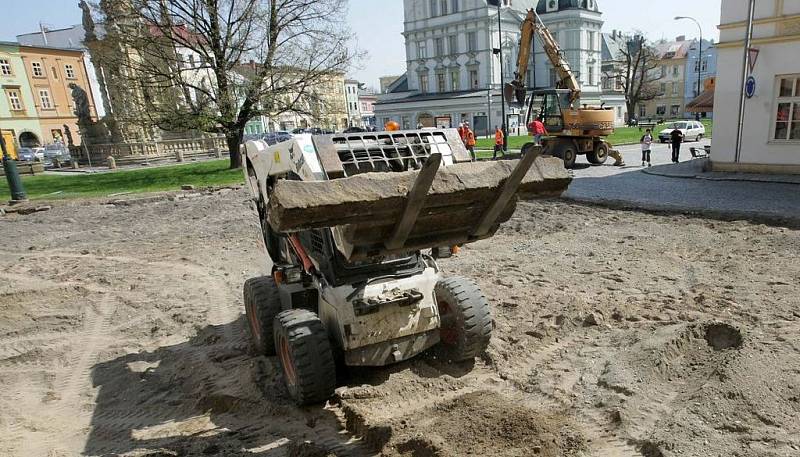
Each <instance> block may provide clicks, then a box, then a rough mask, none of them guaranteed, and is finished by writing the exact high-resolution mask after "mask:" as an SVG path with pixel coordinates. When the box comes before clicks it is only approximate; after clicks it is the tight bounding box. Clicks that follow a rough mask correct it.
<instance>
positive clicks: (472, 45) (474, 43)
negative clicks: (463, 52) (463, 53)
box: [467, 32, 478, 52]
mask: <svg viewBox="0 0 800 457" xmlns="http://www.w3.org/2000/svg"><path fill="white" fill-rule="evenodd" d="M477 50H478V34H477V33H475V32H467V51H469V52H475V51H477Z"/></svg>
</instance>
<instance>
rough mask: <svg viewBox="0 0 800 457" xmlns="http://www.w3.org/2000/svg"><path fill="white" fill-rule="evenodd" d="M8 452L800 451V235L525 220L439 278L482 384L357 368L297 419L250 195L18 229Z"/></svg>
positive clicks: (674, 222) (569, 214) (88, 214)
mask: <svg viewBox="0 0 800 457" xmlns="http://www.w3.org/2000/svg"><path fill="white" fill-rule="evenodd" d="M0 233H2V234H3V238H2V241H0V280H1V281H0V390H2V392H3V395H2V396H0V455H10V456H25V457H28V456H48V457H51V456H52V457H55V456H59V457H60V456H74V455H81V454H84V455H92V456H94V455H98V456H99V455H130V456H141V455H148V456H156V455H158V456H167V455H169V456H172V455H176V456H184V455H187V456H188V455H225V456H229V455H263V456H331V455H336V456H345V455H354V456H361V455H375V454H382V455H389V456H399V455H402V456H462V455H493V456H530V455H542V456H645V457H658V456H678V455H680V456H690V455H691V456H742V457H744V456H748V457H750V456H790V455H800V438H798V437H800V339H798V336H800V287H799V286H798V283H800V261H799V260H798V256H797V253H798V252H800V232H798V231H792V230H789V229H783V228H779V227H767V226H763V225H753V224H750V223H745V222H718V221H710V220H703V219H696V218H688V217H682V216H660V215H649V214H641V213H633V212H621V211H613V210H606V209H601V208H593V207H587V206H580V205H573V204H568V203H564V202H554V201H549V202H537V203H526V204H522V205H521V206H520V208H519V210H518V212H517V214H516V216H515V217H514V218H513V219H512V220H511V221H510V222H509V223H508V224H506V225H505V226H504V227H503V228H502V229H501V231H500V232H499V234H498V235H497V236H496V237H494V238H493V239H491V240H488V241H484V242H480V243H477V244H475V245H471V246H468V247H467V248H465V249H464V250H463V251H462V253H461V254H460V255H459V256H457V257H455V258H453V259H448V260H445V261H442V262H441V266H442V267H443V268H444V270H445V271H446V272H447V273H448V274H458V275H464V276H468V277H471V278H474V279H475V280H477V281H478V282H479V283H480V285H481V286H482V288H483V290H484V292H485V294H486V295H487V297H488V298H489V299H490V301H491V302H492V303H493V305H494V309H493V312H494V319H495V331H494V336H493V339H492V343H491V345H490V347H489V350H488V351H487V353H486V354H484V355H483V356H482V357H481V358H480V359H478V360H477V361H476V362H475V363H474V364H466V365H452V364H447V363H444V362H443V361H441V360H438V359H437V358H436V357H435V355H434V354H427V355H423V356H421V357H419V358H417V359H414V360H412V361H409V362H407V363H402V364H399V365H396V366H392V367H389V368H385V369H358V370H349V371H343V372H342V376H341V384H342V386H343V387H341V388H340V389H339V390H338V391H337V396H336V398H335V399H334V400H333V401H331V402H330V403H329V404H328V405H320V406H316V407H309V408H303V409H300V408H296V407H294V406H293V405H292V403H291V402H290V401H289V400H288V399H287V396H286V394H285V393H284V390H283V387H282V384H281V379H280V375H279V373H278V371H277V363H276V361H275V360H274V359H273V358H265V357H254V356H252V355H251V354H250V353H249V349H248V339H247V334H246V330H245V329H246V327H245V326H244V320H243V308H242V301H241V285H242V283H243V281H244V280H245V279H246V278H248V277H250V276H255V275H258V274H263V273H264V272H265V271H267V268H268V267H267V263H266V257H265V253H264V251H263V247H262V245H261V243H260V241H259V232H258V227H257V225H256V216H255V214H254V213H253V212H252V210H251V208H250V204H249V202H248V201H247V198H246V195H245V194H244V192H241V191H229V190H226V191H224V192H221V193H215V194H211V195H200V196H194V197H192V198H185V199H180V200H177V201H170V200H165V201H159V202H149V203H141V204H131V205H106V204H100V203H97V202H77V203H71V204H60V205H57V206H56V207H55V208H53V209H52V210H50V211H46V212H41V213H35V214H30V215H25V216H22V215H6V216H2V217H0Z"/></svg>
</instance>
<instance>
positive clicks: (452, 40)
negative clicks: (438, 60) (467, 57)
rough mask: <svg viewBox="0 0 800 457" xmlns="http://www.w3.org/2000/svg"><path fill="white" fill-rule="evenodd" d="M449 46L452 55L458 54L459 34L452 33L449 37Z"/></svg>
mask: <svg viewBox="0 0 800 457" xmlns="http://www.w3.org/2000/svg"><path fill="white" fill-rule="evenodd" d="M447 47H448V51H450V55H456V54H458V36H456V35H450V36H449V37H447Z"/></svg>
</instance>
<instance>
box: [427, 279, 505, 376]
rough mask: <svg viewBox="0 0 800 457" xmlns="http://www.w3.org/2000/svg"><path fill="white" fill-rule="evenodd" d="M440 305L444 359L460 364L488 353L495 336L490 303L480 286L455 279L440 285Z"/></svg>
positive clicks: (468, 281)
mask: <svg viewBox="0 0 800 457" xmlns="http://www.w3.org/2000/svg"><path fill="white" fill-rule="evenodd" d="M436 302H437V304H438V306H439V315H440V316H441V319H442V324H441V327H440V329H439V337H440V340H441V345H440V346H441V347H440V350H441V352H442V355H443V356H444V357H445V358H447V359H449V360H452V361H455V362H460V361H463V360H469V359H472V358H475V357H476V356H477V355H479V354H480V353H482V352H483V351H484V350H486V347H487V346H488V345H489V339H490V338H491V336H492V315H491V313H490V311H489V302H488V301H486V297H484V296H483V292H481V290H480V288H478V286H477V285H476V284H475V283H474V282H472V281H470V280H469V279H466V278H460V277H452V278H447V279H443V280H441V281H439V282H438V283H437V284H436Z"/></svg>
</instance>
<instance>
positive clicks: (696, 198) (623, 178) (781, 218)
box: [564, 151, 800, 228]
mask: <svg viewBox="0 0 800 457" xmlns="http://www.w3.org/2000/svg"><path fill="white" fill-rule="evenodd" d="M634 152H635V151H631V153H634ZM704 163H706V160H705V159H695V160H691V161H687V162H681V163H679V164H671V163H670V164H658V165H654V166H653V167H650V168H641V167H637V166H628V167H623V168H619V167H608V166H603V167H586V168H584V169H576V170H574V176H575V179H574V180H573V182H572V184H571V185H570V187H569V189H568V190H567V192H566V193H565V194H564V197H565V198H567V199H570V200H574V201H579V202H584V203H591V204H597V205H602V206H609V207H615V208H623V209H641V210H646V211H657V212H668V213H691V214H698V215H700V216H702V217H710V218H715V219H724V220H731V219H741V220H748V221H752V222H755V223H768V224H775V225H780V226H787V227H793V228H794V227H797V228H800V198H797V196H798V193H800V176H773V175H761V174H744V173H720V172H713V173H712V172H705V171H703V165H704Z"/></svg>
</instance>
